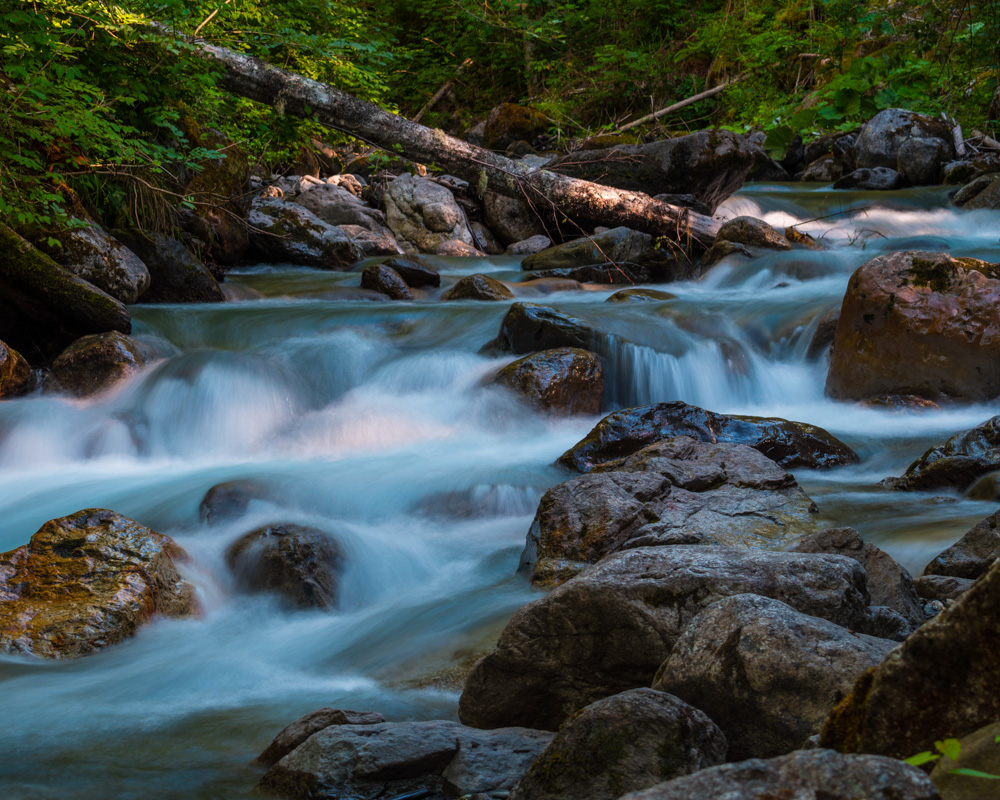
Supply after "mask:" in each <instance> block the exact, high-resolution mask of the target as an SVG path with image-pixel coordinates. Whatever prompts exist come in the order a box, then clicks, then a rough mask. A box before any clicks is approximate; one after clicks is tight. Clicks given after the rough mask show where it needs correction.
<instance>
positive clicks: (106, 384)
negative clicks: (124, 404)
mask: <svg viewBox="0 0 1000 800" xmlns="http://www.w3.org/2000/svg"><path fill="white" fill-rule="evenodd" d="M151 360H152V357H151V355H150V353H149V351H148V350H147V349H146V348H145V347H144V346H143V345H142V344H140V343H139V342H138V341H136V340H135V339H133V338H132V337H131V336H125V335H124V334H122V333H118V332H117V331H109V332H108V333H95V334H91V335H90V336H83V337H81V338H79V339H77V340H76V341H75V342H73V344H71V345H70V346H69V347H67V348H66V349H65V350H63V352H61V353H60V354H59V356H58V357H57V358H56V359H55V361H53V362H52V369H51V371H50V373H49V380H48V381H47V383H46V387H47V388H50V389H55V390H56V391H62V392H66V393H67V394H70V395H73V396H74V397H90V396H92V395H95V394H99V393H101V392H103V391H105V390H106V389H110V388H111V387H112V386H114V385H115V384H116V383H118V382H120V381H123V380H125V379H127V378H130V377H132V376H133V375H136V374H138V373H139V371H140V370H141V369H142V368H143V367H144V366H145V365H146V364H148V363H149V362H150V361H151Z"/></svg>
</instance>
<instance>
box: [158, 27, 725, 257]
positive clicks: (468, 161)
mask: <svg viewBox="0 0 1000 800" xmlns="http://www.w3.org/2000/svg"><path fill="white" fill-rule="evenodd" d="M160 30H161V31H162V32H164V33H167V34H168V35H174V34H173V32H172V31H169V29H167V28H165V27H162V26H160ZM195 47H196V48H197V49H198V51H199V52H200V53H201V54H202V55H203V56H204V57H205V58H207V59H209V60H211V61H213V62H215V63H216V64H217V65H219V66H220V67H221V68H222V77H221V85H222V87H223V88H224V89H226V90H228V91H230V92H233V93H234V94H238V95H241V96H243V97H247V98H250V99H251V100H256V101H257V102H260V103H264V104H266V105H270V106H273V107H274V108H275V109H277V110H278V111H279V112H282V113H285V114H292V115H295V116H301V117H306V118H310V119H316V120H317V121H319V122H320V123H322V124H324V125H327V126H329V127H331V128H336V129H337V130H340V131H343V132H344V133H348V134H350V135H352V136H356V137H358V138H359V139H363V140H364V141H366V142H368V143H370V144H373V145H375V146H377V147H380V148H382V149H385V150H389V151H390V152H398V153H399V154H400V155H402V156H404V157H405V158H408V159H410V160H411V161H417V162H420V163H427V164H435V165H437V166H438V167H440V168H441V169H443V170H444V171H445V172H447V173H450V174H452V175H456V176H458V177H460V178H464V179H465V180H467V181H469V183H470V184H471V186H472V187H473V189H474V190H475V191H476V192H477V193H478V194H479V196H482V195H484V194H485V193H486V192H487V191H492V192H495V193H497V194H501V195H505V196H507V197H512V198H515V199H519V200H526V201H527V202H528V203H529V204H530V205H532V206H533V207H535V208H542V209H546V210H547V211H549V212H551V213H554V214H556V215H557V216H558V217H559V218H562V217H569V218H572V219H576V220H581V221H586V222H589V223H592V224H596V225H606V226H609V227H616V226H619V225H624V226H626V227H629V228H633V229H635V230H639V231H643V232H644V233H649V234H653V235H655V236H664V237H667V238H669V239H670V240H673V241H675V242H677V243H679V244H681V245H695V246H697V247H699V248H702V247H707V246H709V245H711V243H712V241H713V240H714V239H715V234H716V232H717V231H718V229H719V226H720V224H721V223H720V222H718V221H717V220H715V219H712V218H711V217H706V216H703V215H701V214H697V213H695V212H693V211H690V210H689V209H686V208H679V207H677V206H673V205H670V204H669V203H662V202H659V201H657V200H653V199H652V198H651V197H649V196H648V195H645V194H642V193H640V192H630V191H623V190H620V189H614V188H612V187H610V186H602V185H601V184H597V183H590V182H588V181H582V180H577V179H575V178H570V177H567V176H565V175H559V174H557V173H555V172H551V171H549V170H546V169H537V168H534V169H533V168H531V167H528V166H526V165H525V164H523V163H520V162H515V161H511V160H510V159H508V158H505V157H503V156H501V155H498V154H496V153H493V152H491V151H489V150H484V149H483V148H481V147H476V146H475V145H472V144H469V143H468V142H465V141H462V140H461V139H456V138H454V137H452V136H448V135H447V134H446V133H444V131H441V130H431V129H430V128H426V127H424V126H423V125H418V124H416V123H415V122H411V121H410V120H407V119H404V118H402V117H400V116H397V115H395V114H390V113H389V112H387V111H385V110H384V109H382V108H380V107H379V106H377V105H375V104H373V103H368V102H366V101H364V100H359V99H358V98H356V97H353V96H352V95H349V94H346V93H345V92H342V91H340V90H338V89H335V88H334V87H332V86H328V85H326V84H323V83H319V82H318V81H314V80H310V79H309V78H304V77H302V76H301V75H296V74H294V73H290V72H286V71H284V70H281V69H278V68H277V67H273V66H271V65H269V64H266V63H264V62H263V61H261V60H259V59H257V58H254V57H253V56H248V55H246V54H244V53H237V52H235V51H233V50H229V49H228V48H225V47H219V46H217V45H212V44H209V43H207V42H204V41H201V40H195Z"/></svg>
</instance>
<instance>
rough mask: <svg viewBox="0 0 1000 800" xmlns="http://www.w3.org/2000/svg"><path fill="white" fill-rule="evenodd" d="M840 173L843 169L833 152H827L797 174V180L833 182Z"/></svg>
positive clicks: (841, 173)
mask: <svg viewBox="0 0 1000 800" xmlns="http://www.w3.org/2000/svg"><path fill="white" fill-rule="evenodd" d="M841 175H843V170H842V169H841V168H840V165H839V164H838V163H837V161H836V159H835V158H834V157H833V153H827V154H826V155H824V156H820V157H819V158H817V159H816V160H815V161H813V162H812V163H810V164H809V166H808V167H806V168H805V170H803V172H802V174H801V175H800V176H799V180H800V181H812V182H816V183H833V182H834V181H835V180H837V179H838V178H840V176H841Z"/></svg>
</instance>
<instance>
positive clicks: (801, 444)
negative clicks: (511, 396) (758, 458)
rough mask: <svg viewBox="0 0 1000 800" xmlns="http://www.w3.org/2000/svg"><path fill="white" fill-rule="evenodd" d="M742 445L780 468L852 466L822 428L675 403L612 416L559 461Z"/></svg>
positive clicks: (584, 464)
mask: <svg viewBox="0 0 1000 800" xmlns="http://www.w3.org/2000/svg"><path fill="white" fill-rule="evenodd" d="M675 436H692V437H694V438H695V439H699V440H701V441H703V442H720V443H722V442H728V443H733V444H745V445H748V446H749V447H752V448H754V449H755V450H759V451H760V452H761V453H763V454H764V455H765V456H767V457H768V458H770V459H771V460H773V461H775V462H777V463H778V464H779V465H781V466H782V467H785V468H786V469H795V468H797V467H805V468H807V469H822V468H826V467H836V466H842V465H844V464H853V463H855V462H857V460H858V456H857V454H856V453H855V452H854V451H853V450H851V449H850V448H849V447H848V446H847V445H845V444H844V443H843V442H841V441H839V440H838V439H836V438H835V437H833V436H831V435H830V434H829V433H827V432H826V431H825V430H823V429H822V428H817V427H816V426H814V425H807V424H805V423H803V422H789V421H788V420H784V419H779V418H776V417H746V416H735V415H727V414H716V413H715V412H712V411H706V410H705V409H703V408H698V407H697V406H691V405H688V404H687V403H682V402H680V401H675V402H672V403H658V404H656V405H652V406H639V407H637V408H626V409H623V410H622V411H616V412H615V413H613V414H609V415H608V416H607V417H605V418H604V419H602V420H601V421H600V422H599V423H598V424H597V426H596V427H595V428H594V429H593V430H592V431H591V432H590V433H589V434H587V436H586V438H584V439H582V440H581V441H579V442H578V443H577V444H575V445H574V446H573V447H571V448H570V449H569V450H567V451H566V452H565V453H563V454H562V455H561V456H560V457H559V461H558V463H559V464H562V465H563V466H565V467H569V468H570V469H572V470H575V471H577V472H590V470H592V469H593V468H594V467H595V466H596V465H598V464H602V463H604V462H607V461H612V460H614V459H618V458H624V457H627V456H629V455H631V454H632V453H635V452H636V451H638V450H640V449H642V448H643V447H646V446H647V445H650V444H652V443H653V442H658V441H661V440H663V439H669V438H672V437H675Z"/></svg>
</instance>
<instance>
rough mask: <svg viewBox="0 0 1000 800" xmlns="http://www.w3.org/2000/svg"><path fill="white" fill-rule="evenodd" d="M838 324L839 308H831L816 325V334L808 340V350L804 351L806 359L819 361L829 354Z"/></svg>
mask: <svg viewBox="0 0 1000 800" xmlns="http://www.w3.org/2000/svg"><path fill="white" fill-rule="evenodd" d="M838 322H840V307H839V306H838V307H837V308H831V309H830V310H829V311H827V312H826V313H825V314H824V315H823V316H822V317H820V318H819V322H817V323H816V332H815V333H813V335H812V339H810V340H809V349H808V350H806V358H808V359H810V360H816V359H820V358H822V357H823V356H825V355H827V354H828V353H829V352H830V348H831V347H833V342H834V340H835V339H836V338H837V323H838Z"/></svg>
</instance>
